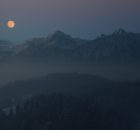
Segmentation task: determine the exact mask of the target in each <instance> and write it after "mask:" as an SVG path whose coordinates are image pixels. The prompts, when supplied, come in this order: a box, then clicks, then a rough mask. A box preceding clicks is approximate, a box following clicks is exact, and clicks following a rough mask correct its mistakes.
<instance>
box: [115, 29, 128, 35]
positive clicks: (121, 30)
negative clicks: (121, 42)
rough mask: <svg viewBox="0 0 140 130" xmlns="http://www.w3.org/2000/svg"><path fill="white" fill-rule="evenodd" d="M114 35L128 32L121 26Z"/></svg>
mask: <svg viewBox="0 0 140 130" xmlns="http://www.w3.org/2000/svg"><path fill="white" fill-rule="evenodd" d="M113 34H114V35H123V34H127V31H125V30H124V29H122V28H119V29H118V30H116V31H115V32H114V33H113Z"/></svg>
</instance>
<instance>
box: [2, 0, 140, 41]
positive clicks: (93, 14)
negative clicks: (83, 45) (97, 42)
mask: <svg viewBox="0 0 140 130" xmlns="http://www.w3.org/2000/svg"><path fill="white" fill-rule="evenodd" d="M10 19H12V20H15V21H16V27H15V28H14V29H8V28H7V27H6V26H5V23H6V21H7V20H10ZM0 22H1V23H2V25H1V24H0V39H6V40H12V41H20V42H21V41H23V40H26V39H30V38H32V37H41V36H47V35H48V34H49V33H52V32H54V31H55V30H61V31H64V32H65V33H68V34H70V35H72V36H74V37H81V38H86V39H94V38H95V37H96V36H98V35H100V34H101V33H105V34H107V33H111V32H113V31H115V30H116V29H118V28H124V29H126V30H128V31H133V32H140V0H1V1H0Z"/></svg>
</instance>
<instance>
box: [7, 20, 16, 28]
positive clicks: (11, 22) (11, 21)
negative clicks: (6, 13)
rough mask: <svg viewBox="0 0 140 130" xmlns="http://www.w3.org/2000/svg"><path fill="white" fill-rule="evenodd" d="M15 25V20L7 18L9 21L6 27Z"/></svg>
mask: <svg viewBox="0 0 140 130" xmlns="http://www.w3.org/2000/svg"><path fill="white" fill-rule="evenodd" d="M15 26H16V22H15V21H13V20H9V21H8V22H7V27H8V28H14V27H15Z"/></svg>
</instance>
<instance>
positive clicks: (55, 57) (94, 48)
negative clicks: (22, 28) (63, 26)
mask: <svg viewBox="0 0 140 130" xmlns="http://www.w3.org/2000/svg"><path fill="white" fill-rule="evenodd" d="M0 56H1V57H0V58H1V59H4V60H5V59H6V60H7V59H8V60H9V59H20V60H21V59H24V60H43V61H44V60H45V61H64V62H114V61H117V62H118V61H119V62H132V61H134V62H137V61H140V33H132V32H126V31H125V30H123V29H119V30H117V31H115V32H113V33H112V34H109V35H104V34H102V35H101V36H99V37H98V38H96V39H94V40H83V39H80V38H73V37H71V36H70V35H67V34H65V33H64V32H61V31H56V32H54V33H53V34H50V35H48V37H46V38H34V39H31V40H28V41H26V42H25V43H22V44H16V45H15V44H12V43H11V42H7V41H0Z"/></svg>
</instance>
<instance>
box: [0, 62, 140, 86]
mask: <svg viewBox="0 0 140 130" xmlns="http://www.w3.org/2000/svg"><path fill="white" fill-rule="evenodd" d="M59 72H60V73H72V72H78V73H85V74H93V75H98V76H102V77H106V78H108V79H115V80H137V79H139V77H140V67H139V64H133V63H131V64H130V63H129V64H126V63H125V64H121V63H120V64H118V63H117V64H115V63H113V64H105V63H98V64H97V63H91V64H88V63H50V62H49V63H47V62H23V61H20V62H3V63H0V86H2V85H4V84H7V83H9V82H13V81H15V80H25V79H31V78H37V77H42V76H46V75H47V74H49V73H59Z"/></svg>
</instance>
